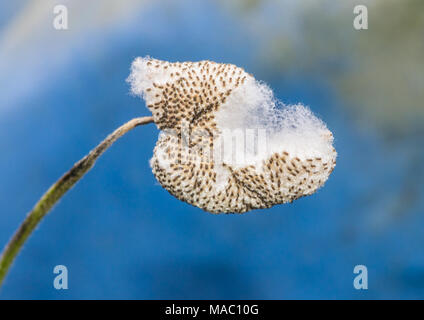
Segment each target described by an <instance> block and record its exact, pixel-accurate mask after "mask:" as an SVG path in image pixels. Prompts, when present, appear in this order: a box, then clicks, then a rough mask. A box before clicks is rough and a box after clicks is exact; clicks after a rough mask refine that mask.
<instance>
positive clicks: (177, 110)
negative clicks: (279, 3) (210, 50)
mask: <svg viewBox="0 0 424 320" xmlns="http://www.w3.org/2000/svg"><path fill="white" fill-rule="evenodd" d="M128 81H129V82H130V84H131V91H132V92H133V93H134V94H135V95H138V96H140V97H142V98H143V99H144V100H145V101H146V104H147V107H148V108H149V110H150V111H151V112H152V115H153V118H154V121H155V123H156V125H157V126H158V128H159V129H160V130H161V132H160V135H159V138H158V141H157V143H156V147H155V149H154V153H153V157H152V159H151V160H150V165H151V167H152V171H153V174H154V175H155V177H156V178H157V180H158V181H159V183H160V184H161V185H162V186H163V187H164V188H165V189H166V190H168V191H169V192H170V193H171V194H172V195H174V196H175V197H177V198H178V199H180V200H183V201H186V202H188V203H190V204H192V205H194V206H197V207H199V208H202V209H204V210H206V211H209V212H212V213H243V212H246V211H249V210H252V209H259V208H269V207H272V206H273V205H276V204H281V203H286V202H291V201H293V200H295V199H298V198H300V197H303V196H306V195H310V194H312V193H314V192H315V191H316V190H317V189H318V188H320V187H321V186H322V185H323V184H324V183H325V181H326V180H327V179H328V177H329V175H330V173H331V172H332V171H333V169H334V166H335V165H336V156H337V153H336V150H335V149H334V147H333V135H332V133H331V132H330V131H329V130H328V129H327V127H326V125H325V124H324V123H323V122H322V121H321V120H320V119H318V118H317V117H315V116H314V115H313V114H312V112H311V111H310V110H309V109H308V108H307V107H305V106H303V105H301V104H297V105H284V104H282V103H281V102H279V101H278V100H276V99H275V98H274V96H273V93H272V90H271V89H270V88H269V87H268V86H267V85H266V84H264V83H262V82H259V81H257V80H255V78H254V77H253V76H252V75H251V74H248V73H246V72H245V71H244V70H243V69H242V68H239V67H237V66H235V65H232V64H223V63H215V62H211V61H199V62H167V61H160V60H156V59H152V58H150V57H146V58H137V59H135V61H134V62H133V64H132V67H131V74H130V76H129V78H128Z"/></svg>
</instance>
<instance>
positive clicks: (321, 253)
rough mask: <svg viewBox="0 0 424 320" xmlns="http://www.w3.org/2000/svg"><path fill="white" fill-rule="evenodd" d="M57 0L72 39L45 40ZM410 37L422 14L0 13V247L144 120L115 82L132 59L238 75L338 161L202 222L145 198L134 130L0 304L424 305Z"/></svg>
mask: <svg viewBox="0 0 424 320" xmlns="http://www.w3.org/2000/svg"><path fill="white" fill-rule="evenodd" d="M58 3H61V4H65V5H66V6H67V7H68V9H69V17H68V19H69V21H68V22H69V30H66V31H58V30H55V29H54V28H53V26H52V22H53V18H54V14H53V7H54V6H55V5H56V4H58ZM356 4H366V5H367V6H368V12H369V29H368V30H366V31H356V30H355V29H354V28H353V25H352V22H353V18H354V15H353V7H354V6H355V5H356ZM423 32H424V2H423V1H420V0H405V1H395V0H374V1H371V0H369V1H368V0H362V1H353V0H348V1H343V2H342V1H337V2H336V1H327V0H308V1H296V0H284V1H270V0H248V1H245V0H231V1H228V0H221V1H212V0H210V1H196V0H187V1H171V0H168V1H166V0H163V1H162V0H160V1H156V0H155V1H153V0H144V1H135V0H120V1H112V0H102V1H100V0H99V1H82V0H78V1H77V0H73V1H53V0H40V1H23V0H19V1H2V2H0V150H1V151H0V152H1V153H0V155H1V157H0V246H1V247H3V245H4V244H6V242H7V241H8V239H9V238H10V237H11V235H12V234H13V232H14V231H15V229H16V228H17V226H18V225H19V223H20V222H21V221H22V220H23V218H24V217H25V215H26V213H27V212H28V211H29V210H30V209H31V208H32V206H33V205H34V203H35V202H36V201H37V200H38V198H39V197H40V196H41V195H42V193H43V192H44V191H45V190H46V189H47V188H48V187H49V186H50V185H51V184H52V183H53V182H54V181H55V180H56V179H57V178H59V177H60V176H61V175H62V174H63V173H64V172H65V171H66V170H68V169H69V168H70V167H71V166H72V164H73V163H74V162H76V161H77V160H78V159H80V158H81V157H83V156H84V155H85V154H86V153H87V152H88V151H89V150H90V149H91V148H92V147H94V146H95V145H96V144H97V143H98V142H99V141H100V140H102V139H103V138H104V137H105V136H106V135H107V134H108V133H110V132H111V131H112V130H113V129H115V128H116V127H118V126H119V125H121V124H122V123H124V122H126V121H127V120H129V119H131V118H133V117H138V116H143V115H148V114H149V113H148V111H147V108H146V107H145V105H144V102H143V101H141V100H140V99H138V98H134V97H132V96H131V95H130V94H129V87H128V84H127V83H126V82H125V79H126V77H127V76H128V74H129V66H130V64H131V61H132V60H133V59H134V58H135V57H137V56H145V55H150V56H152V57H155V58H158V59H164V60H170V61H186V60H191V61H196V60H203V59H210V60H213V61H217V62H227V63H234V64H236V65H238V66H241V67H243V68H245V69H246V70H247V71H248V72H251V73H253V74H254V75H255V77H256V78H257V79H260V80H263V81H265V82H267V83H268V84H269V85H270V86H271V87H272V88H273V89H274V92H275V95H276V96H277V97H278V98H279V99H280V100H282V101H284V102H285V103H297V102H303V103H304V104H307V105H309V106H310V107H311V109H312V110H313V111H314V112H315V113H316V114H317V115H319V116H320V117H321V118H322V119H323V120H324V121H325V122H326V123H327V125H328V127H329V128H330V130H332V131H333V133H334V136H335V146H336V149H337V151H338V153H339V157H338V162H337V167H336V169H335V171H334V173H333V174H332V176H331V177H330V179H329V180H328V182H327V184H326V185H325V187H324V188H322V189H321V190H320V191H319V192H317V193H316V194H314V195H313V196H310V197H306V198H302V199H300V200H297V201H295V202H294V203H292V204H288V205H280V206H277V207H274V208H272V209H268V210H256V211H253V212H250V213H247V214H244V215H211V214H208V213H206V212H203V211H201V210H200V209H197V208H195V207H192V206H189V205H187V204H185V203H183V202H180V201H178V200H177V199H175V198H173V197H172V196H170V195H169V194H168V193H167V192H166V191H165V190H164V189H162V188H161V187H160V186H159V185H158V183H157V182H156V180H155V179H154V176H153V175H152V173H151V170H150V168H149V165H148V160H149V159H150V157H151V156H152V149H153V147H154V144H155V141H156V138H157V135H158V130H157V129H156V128H155V127H154V125H148V126H144V127H141V128H137V129H136V130H133V131H132V132H130V133H129V134H128V135H126V136H125V137H124V138H123V139H122V140H120V141H119V142H118V143H116V144H115V145H114V146H113V147H112V148H111V149H110V150H108V151H107V153H106V154H105V155H104V156H103V157H102V158H101V159H100V160H99V161H98V163H97V164H96V166H95V167H94V169H93V170H92V171H91V172H90V173H89V174H88V175H87V176H86V177H85V178H84V179H83V180H82V181H81V182H80V183H78V185H77V186H76V187H75V188H74V189H72V190H71V192H69V194H67V195H66V196H65V197H64V199H63V200H62V201H61V202H60V203H59V205H57V206H56V207H55V208H54V210H53V211H52V212H51V214H50V215H49V216H48V217H47V218H46V219H45V220H44V221H43V222H42V224H41V225H40V227H39V228H38V229H37V230H36V232H35V233H34V234H33V236H32V237H31V238H30V239H29V241H28V243H27V245H26V246H25V247H24V250H23V251H22V252H21V254H20V255H19V257H18V259H17V260H16V262H15V264H14V266H13V268H12V270H11V272H10V274H9V276H8V278H7V279H6V281H5V284H4V286H3V287H2V288H1V290H0V298H1V299H15V298H23V299H382V298H388V299H395V298H401V299H407V298H412V299H419V298H424V251H423V243H424V232H423V230H424V211H423V209H424V199H423V195H424V187H423V183H422V181H423V179H424V166H423V162H424V148H423V145H424V144H423V142H422V140H423V138H424V126H423V123H424V122H423V120H424V106H423V101H424V37H423V35H424V33H423ZM59 264H63V265H66V266H67V267H68V271H69V289H68V290H61V291H57V290H55V289H54V288H53V278H54V276H55V275H54V274H53V268H54V266H56V265H59ZM359 264H363V265H366V266H367V267H368V273H369V274H368V276H369V282H368V286H369V289H368V290H366V291H365V290H362V291H357V290H355V289H354V287H353V284H352V282H353V278H354V276H355V275H354V274H353V268H354V266H355V265H359Z"/></svg>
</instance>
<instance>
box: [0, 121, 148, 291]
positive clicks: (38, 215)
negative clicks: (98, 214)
mask: <svg viewBox="0 0 424 320" xmlns="http://www.w3.org/2000/svg"><path fill="white" fill-rule="evenodd" d="M151 122H153V117H142V118H136V119H132V120H130V121H128V122H127V123H125V124H124V125H122V126H121V127H119V128H118V129H116V130H115V131H114V132H113V133H111V134H110V135H109V136H107V137H106V139H104V140H103V141H102V142H101V143H100V144H99V145H98V146H97V147H95V148H94V149H93V150H91V151H90V153H89V154H88V155H86V156H85V157H84V158H82V159H81V160H80V161H78V162H77V163H75V164H74V166H73V167H72V168H71V169H70V170H69V171H68V172H67V173H65V174H64V175H63V176H62V177H61V178H60V179H59V180H58V181H57V182H56V183H55V184H53V185H52V186H51V187H50V188H49V189H48V190H47V191H46V193H45V194H44V195H43V196H42V197H41V199H40V200H39V201H38V202H37V203H36V205H35V206H34V208H33V209H32V211H31V212H30V213H28V215H27V217H26V218H25V220H24V221H23V222H22V224H21V225H20V227H19V229H18V230H17V231H16V232H15V234H14V235H13V237H12V239H10V241H9V243H8V244H7V245H6V247H5V248H4V250H3V253H2V255H1V257H0V286H1V284H2V283H3V280H4V278H5V277H6V274H7V272H8V270H9V268H10V266H11V265H12V263H13V260H14V259H15V258H16V256H17V255H18V253H19V251H20V250H21V248H22V246H23V244H24V243H25V241H26V240H27V239H28V237H29V236H30V235H31V233H32V232H33V231H34V229H35V228H36V227H37V225H38V224H39V223H40V221H41V220H42V219H43V217H44V216H45V215H46V214H47V213H48V212H49V211H50V209H51V208H52V207H53V206H54V205H55V204H56V202H57V201H58V200H59V199H60V198H61V197H62V196H63V195H64V194H65V193H66V192H67V191H68V190H69V189H71V188H72V187H73V185H74V184H75V183H77V182H78V181H79V180H80V179H81V178H82V177H83V176H84V174H85V173H86V172H87V171H89V170H90V169H91V168H92V167H93V165H94V163H95V162H96V160H97V159H98V158H99V157H100V155H102V153H103V152H104V151H105V150H106V149H107V148H109V147H110V146H111V145H112V144H113V143H114V142H115V141H116V140H118V139H119V138H120V137H122V136H123V135H124V134H125V133H127V132H128V131H130V130H131V129H134V128H135V127H137V126H139V125H143V124H148V123H151Z"/></svg>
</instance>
